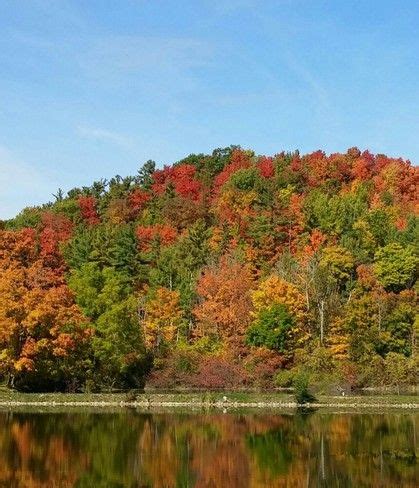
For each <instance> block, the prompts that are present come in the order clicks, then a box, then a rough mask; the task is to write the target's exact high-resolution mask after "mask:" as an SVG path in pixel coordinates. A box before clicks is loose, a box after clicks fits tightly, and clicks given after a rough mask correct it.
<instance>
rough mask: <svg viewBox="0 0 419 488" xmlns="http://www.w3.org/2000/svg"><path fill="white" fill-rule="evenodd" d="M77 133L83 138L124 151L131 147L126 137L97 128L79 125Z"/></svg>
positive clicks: (130, 142) (130, 141)
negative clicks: (114, 146)
mask: <svg viewBox="0 0 419 488" xmlns="http://www.w3.org/2000/svg"><path fill="white" fill-rule="evenodd" d="M77 133H78V134H79V135H80V136H82V137H84V138H87V139H92V140H95V141H98V142H105V143H110V144H114V145H116V146H120V147H122V148H124V149H129V148H130V147H132V145H133V141H132V140H131V138H129V137H128V136H126V135H124V134H120V133H118V132H115V131H111V130H107V129H102V128H99V127H90V126H87V125H79V126H77Z"/></svg>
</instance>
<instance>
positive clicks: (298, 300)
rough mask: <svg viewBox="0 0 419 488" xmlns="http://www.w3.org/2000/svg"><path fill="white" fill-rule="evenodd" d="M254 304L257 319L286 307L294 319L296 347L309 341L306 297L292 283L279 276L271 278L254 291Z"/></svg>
mask: <svg viewBox="0 0 419 488" xmlns="http://www.w3.org/2000/svg"><path fill="white" fill-rule="evenodd" d="M252 303H253V312H252V315H253V316H254V317H255V319H258V317H260V316H261V314H262V313H263V312H264V311H266V310H267V309H270V308H272V307H274V306H276V305H283V306H285V308H286V310H287V312H288V313H289V314H290V316H291V318H292V319H293V323H294V326H293V329H292V330H291V335H292V336H293V338H294V339H295V341H296V345H300V344H302V343H303V342H304V341H306V340H307V339H308V337H309V333H308V330H307V311H306V305H305V300H304V296H303V294H302V293H301V292H300V291H299V290H298V288H297V287H296V286H295V285H293V284H292V283H289V282H287V281H285V280H284V279H282V278H280V277H279V276H275V275H272V276H269V277H268V278H267V279H266V280H264V281H262V282H261V283H260V284H259V286H258V287H257V289H256V290H255V291H253V293H252Z"/></svg>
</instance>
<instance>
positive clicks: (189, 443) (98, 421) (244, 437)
mask: <svg viewBox="0 0 419 488" xmlns="http://www.w3.org/2000/svg"><path fill="white" fill-rule="evenodd" d="M418 419H419V416H418V415H417V414H416V415H415V414H414V413H386V414H327V413H323V412H316V413H311V414H296V415H291V414H278V415H273V414H271V413H270V414H263V413H247V414H230V413H227V414H222V413H218V412H217V413H208V414H189V413H182V414H181V413H173V414H169V413H162V414H149V413H147V414H144V413H138V412H134V411H129V412H126V411H124V412H119V413H74V412H73V413H59V414H51V413H48V414H35V413H10V412H7V413H5V412H4V413H0V424H1V425H2V428H1V429H0V459H1V463H0V486H1V487H9V486H10V487H30V488H36V487H48V488H49V487H54V486H57V487H73V486H74V487H75V486H77V487H93V486H94V487H249V488H251V487H267V486H268V487H272V488H274V487H285V486H313V487H314V486H345V487H346V486H354V487H359V486H383V487H387V486H388V487H395V486H403V487H414V486H417V485H416V479H417V475H418V469H417V460H416V457H415V453H416V456H417V454H418V447H417V445H416V443H417V434H416V432H417V427H418V425H417V423H418Z"/></svg>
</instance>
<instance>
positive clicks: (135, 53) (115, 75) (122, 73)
mask: <svg viewBox="0 0 419 488" xmlns="http://www.w3.org/2000/svg"><path fill="white" fill-rule="evenodd" d="M213 56H214V53H213V49H212V46H211V45H210V44H209V43H207V42H204V41H201V40H198V39H193V38H182V37H142V36H107V37H105V38H102V39H95V40H93V41H92V42H91V43H90V45H89V47H88V49H87V50H86V52H85V53H83V54H80V56H79V63H80V66H81V68H82V70H83V72H84V73H85V74H86V75H87V76H89V77H90V78H92V79H94V80H96V81H98V82H99V83H100V84H103V83H106V84H107V85H109V84H117V85H119V84H123V85H126V86H127V87H128V88H132V87H134V86H136V87H139V86H144V85H146V86H148V85H149V86H152V87H154V90H156V88H158V87H161V86H162V85H168V86H170V87H178V88H179V87H181V86H185V84H187V85H190V84H193V81H194V78H195V75H196V71H197V70H199V69H200V68H204V67H208V66H210V65H211V63H212V61H213Z"/></svg>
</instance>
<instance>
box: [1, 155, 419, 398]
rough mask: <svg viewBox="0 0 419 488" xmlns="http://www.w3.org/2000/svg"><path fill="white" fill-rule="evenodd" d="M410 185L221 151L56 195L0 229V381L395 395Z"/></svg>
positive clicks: (410, 268)
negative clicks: (306, 381)
mask: <svg viewBox="0 0 419 488" xmlns="http://www.w3.org/2000/svg"><path fill="white" fill-rule="evenodd" d="M418 177H419V171H418V168H417V167H414V166H412V165H411V164H410V163H409V162H407V161H404V160H402V159H393V158H389V157H386V156H384V155H373V154H371V153H369V152H368V151H365V152H361V151H359V150H358V149H356V148H351V149H349V150H348V151H347V152H346V153H345V154H332V155H330V156H327V155H325V153H323V152H321V151H318V152H315V153H312V154H308V155H304V156H301V155H300V154H299V153H298V152H295V153H280V154H277V155H275V156H273V157H265V156H257V155H255V154H254V153H253V152H252V151H248V150H242V149H241V148H239V147H233V146H232V147H230V148H225V149H217V150H215V151H213V153H212V154H210V155H204V154H198V155H190V156H189V157H187V158H185V159H184V160H182V161H179V162H177V163H175V164H173V165H172V166H165V167H164V168H163V169H156V167H155V164H154V162H153V161H148V162H147V163H145V164H144V165H143V166H142V167H141V168H140V169H139V171H138V174H136V175H135V176H133V177H125V178H122V177H120V176H115V177H114V178H112V179H111V180H110V181H105V180H100V181H96V182H94V183H93V185H92V186H90V187H83V188H75V189H73V190H71V191H69V192H68V194H66V195H64V194H63V192H62V191H61V190H59V191H58V192H57V193H56V195H54V198H55V201H54V202H53V203H48V204H46V205H44V206H42V207H35V208H26V209H24V210H23V211H22V212H21V213H20V214H19V215H18V216H17V217H16V218H14V219H12V220H9V221H5V222H0V226H1V230H0V368H1V370H0V374H1V375H2V376H3V378H4V380H5V381H7V383H8V384H9V386H12V387H15V388H18V389H27V390H66V391H95V390H100V389H103V388H110V387H113V388H134V387H138V386H142V385H143V384H144V382H147V383H148V384H149V385H152V386H156V387H164V388H167V387H169V388H170V387H175V386H189V387H203V388H215V387H217V388H218V387H225V388H231V387H243V386H249V387H250V386H256V387H270V386H274V385H289V384H291V383H292V381H293V378H295V377H296V376H298V375H299V374H300V372H301V371H309V372H310V375H311V379H312V380H313V381H317V382H325V381H326V382H336V383H339V384H348V385H353V386H367V385H383V384H403V383H409V382H411V383H412V382H414V381H415V379H416V372H417V364H418V363H417V355H415V348H416V344H415V340H416V334H417V332H418V327H419V325H418V321H417V320H416V322H415V311H416V309H415V306H416V294H415V285H416V279H417V269H418V261H419V260H418V254H417V241H418V230H417V229H418V227H417V212H418V193H417V191H418ZM416 286H417V285H416ZM415 361H416V362H415Z"/></svg>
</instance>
